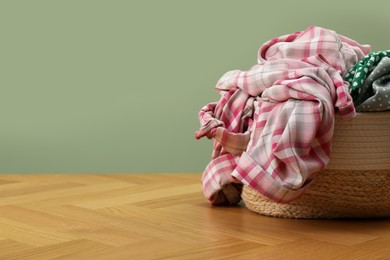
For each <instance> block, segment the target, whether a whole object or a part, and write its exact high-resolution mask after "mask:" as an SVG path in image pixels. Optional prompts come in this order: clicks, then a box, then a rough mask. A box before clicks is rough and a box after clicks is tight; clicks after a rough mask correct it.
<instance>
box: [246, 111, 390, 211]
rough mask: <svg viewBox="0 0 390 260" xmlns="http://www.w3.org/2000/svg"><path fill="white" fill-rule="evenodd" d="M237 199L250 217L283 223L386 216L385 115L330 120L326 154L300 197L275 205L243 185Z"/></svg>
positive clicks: (388, 124)
mask: <svg viewBox="0 0 390 260" xmlns="http://www.w3.org/2000/svg"><path fill="white" fill-rule="evenodd" d="M242 199H243V201H244V203H245V205H246V207H247V208H248V209H250V210H252V211H254V212H256V213H259V214H262V215H267V216H273V217H283V218H372V217H390V112H375V113H358V114H357V116H356V118H354V119H353V120H351V121H344V120H341V119H340V118H339V117H338V116H336V121H335V131H334V139H333V145H332V154H331V157H330V162H329V164H328V166H327V167H326V168H325V169H323V170H321V171H319V172H318V173H317V174H316V177H315V179H314V181H313V183H312V184H311V185H310V187H309V188H308V189H307V190H306V192H305V193H304V194H303V196H302V197H301V198H300V199H298V200H295V201H293V202H291V203H288V204H279V203H275V202H273V201H271V200H269V199H267V198H265V197H263V196H262V195H261V194H260V193H258V192H257V191H255V190H253V189H251V188H250V187H248V186H244V188H243V192H242Z"/></svg>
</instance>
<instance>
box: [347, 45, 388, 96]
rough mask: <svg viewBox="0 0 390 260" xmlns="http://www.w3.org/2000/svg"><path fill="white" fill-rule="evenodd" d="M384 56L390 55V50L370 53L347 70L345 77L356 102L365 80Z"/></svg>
mask: <svg viewBox="0 0 390 260" xmlns="http://www.w3.org/2000/svg"><path fill="white" fill-rule="evenodd" d="M384 57H390V50H386V51H379V52H372V53H369V54H368V55H366V56H365V57H364V58H363V59H361V60H360V61H359V62H358V63H356V64H355V66H353V67H352V68H351V69H350V70H349V71H348V72H347V74H346V75H345V77H344V78H345V80H346V81H348V82H349V83H350V85H351V86H350V93H351V96H352V98H353V100H354V102H355V101H356V100H357V99H359V94H360V92H361V88H362V86H363V83H364V80H365V79H366V78H367V76H368V75H369V74H370V73H371V72H372V71H373V70H374V69H375V67H376V66H377V65H378V64H379V62H380V61H381V60H382V58H384Z"/></svg>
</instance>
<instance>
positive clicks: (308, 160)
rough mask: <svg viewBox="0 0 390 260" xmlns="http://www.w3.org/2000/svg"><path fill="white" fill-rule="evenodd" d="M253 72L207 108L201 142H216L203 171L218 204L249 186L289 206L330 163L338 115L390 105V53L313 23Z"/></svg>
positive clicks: (234, 80) (273, 43)
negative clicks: (371, 51) (212, 140)
mask: <svg viewBox="0 0 390 260" xmlns="http://www.w3.org/2000/svg"><path fill="white" fill-rule="evenodd" d="M257 61H258V63H257V64H256V65H254V66H253V67H251V68H250V69H249V70H247V71H240V70H234V71H229V72H227V73H225V74H224V75H223V76H222V77H221V78H220V79H219V81H218V82H217V85H216V90H217V91H218V92H219V93H220V94H221V98H220V100H219V101H218V102H213V103H210V104H207V105H206V106H204V107H203V108H202V109H201V111H200V112H199V120H200V124H201V127H200V129H199V130H198V131H196V133H195V137H196V138H197V139H199V138H202V137H204V136H206V137H207V138H209V139H214V146H213V153H212V159H211V161H210V163H209V164H208V165H207V167H206V169H205V170H204V172H203V175H202V188H203V193H204V195H205V197H206V198H207V199H208V201H209V202H210V203H211V204H213V205H221V204H223V205H233V204H237V203H238V202H240V200H241V191H242V187H243V185H248V186H250V187H251V188H253V189H255V190H257V191H258V192H259V193H260V194H262V195H263V196H265V197H267V198H269V199H271V200H273V201H275V202H278V203H289V202H291V201H293V200H296V199H298V198H299V197H300V196H301V195H302V194H303V193H304V191H305V190H306V189H307V187H308V186H309V185H310V183H311V182H312V181H313V179H314V177H315V173H316V172H318V171H319V170H321V169H323V168H325V167H326V165H327V164H328V162H329V158H330V153H331V145H332V138H333V130H334V117H335V113H338V114H339V115H340V116H341V117H342V118H343V119H346V120H348V119H352V118H353V117H354V116H355V115H356V111H358V112H366V111H367V112H368V111H384V110H390V98H389V95H390V51H380V52H373V53H370V46H369V45H362V44H359V43H358V42H356V41H354V40H352V39H350V38H348V37H345V36H342V35H339V34H337V33H336V32H335V31H332V30H329V29H325V28H321V27H316V26H312V27H309V28H307V29H306V30H305V31H300V32H295V33H292V34H289V35H284V36H280V37H277V38H274V39H272V40H270V41H268V42H266V43H265V44H263V45H262V46H261V47H260V49H259V51H258V59H257Z"/></svg>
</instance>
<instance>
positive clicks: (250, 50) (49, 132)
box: [0, 0, 390, 173]
mask: <svg viewBox="0 0 390 260" xmlns="http://www.w3.org/2000/svg"><path fill="white" fill-rule="evenodd" d="M285 2H286V3H283V1H212V0H209V1H185V0H182V1H179V0H178V1H168V0H165V1H162V0H161V1H158V0H156V1H141V0H139V1H132V0H128V1H118V0H107V1H100V0H89V1H86V0H71V1H70V0H66V1H65V0H63V1H52V0H50V1H38V0H35V1H30V0H28V1H27V0H26V1H16V0H15V1H1V2H0V32H1V44H0V46H1V49H0V53H1V54H0V66H1V68H0V69H1V76H0V88H1V95H0V114H1V126H0V173H62V172H68V173H79V172H80V173H81V172H130V173H134V172H200V171H203V169H204V167H205V165H206V164H207V163H208V161H209V158H210V155H211V147H212V143H211V141H209V140H207V139H204V140H200V141H196V140H195V139H194V137H193V136H194V132H195V130H197V128H198V126H199V123H198V119H197V113H198V110H199V109H200V108H201V107H202V106H203V105H205V104H206V103H208V102H211V101H215V100H217V99H218V95H217V93H216V92H215V91H214V89H213V87H214V85H215V83H216V81H217V80H218V79H219V77H220V76H221V75H222V74H223V73H225V72H226V71H228V70H232V69H242V70H245V69H248V68H249V67H250V66H252V65H253V64H255V63H256V58H257V57H256V52H257V49H258V47H259V46H260V45H261V44H262V43H263V42H265V41H267V40H269V39H271V38H273V37H276V36H279V35H282V34H287V33H290V32H294V31H299V30H304V29H305V28H306V27H308V26H310V25H318V26H323V27H327V28H331V29H333V30H336V31H337V32H339V33H341V34H344V35H346V36H349V37H351V38H354V39H356V40H358V41H360V42H361V43H370V44H371V45H372V47H373V50H381V49H389V48H390V37H389V36H388V35H389V31H390V30H389V29H390V16H389V7H390V4H389V3H390V2H389V1H379V0H378V1H314V0H311V1H285ZM367 6H374V7H375V9H371V8H370V9H369V10H368V8H367ZM374 10H375V11H374Z"/></svg>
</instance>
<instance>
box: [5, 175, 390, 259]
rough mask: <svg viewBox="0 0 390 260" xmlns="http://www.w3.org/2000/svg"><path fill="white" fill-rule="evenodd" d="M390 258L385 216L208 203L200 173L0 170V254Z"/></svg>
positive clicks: (36, 256)
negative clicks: (290, 213)
mask: <svg viewBox="0 0 390 260" xmlns="http://www.w3.org/2000/svg"><path fill="white" fill-rule="evenodd" d="M229 258H232V259H390V220H387V219H381V220H354V221H351V220H338V221H330V220H292V219H277V218H271V217H265V216H260V215H257V214H255V213H252V212H250V211H249V210H247V209H246V208H245V207H243V206H242V205H241V206H237V207H211V206H210V205H208V203H207V201H206V200H205V199H204V198H203V195H202V193H201V189H200V175H199V174H47V175H44V174H39V175H37V174H34V175H32V174H31V175H28V174H27V175H20V174H13V175H4V174H3V175H0V259H83V260H84V259H94V260H97V259H229Z"/></svg>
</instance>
